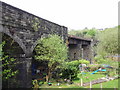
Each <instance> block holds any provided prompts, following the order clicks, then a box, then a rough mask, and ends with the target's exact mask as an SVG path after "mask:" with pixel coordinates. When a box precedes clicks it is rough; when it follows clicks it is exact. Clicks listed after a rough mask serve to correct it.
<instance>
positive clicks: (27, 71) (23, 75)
mask: <svg viewBox="0 0 120 90" xmlns="http://www.w3.org/2000/svg"><path fill="white" fill-rule="evenodd" d="M21 59H22V60H21V62H20V64H19V65H18V68H19V75H18V78H19V82H20V83H19V87H20V88H31V87H32V73H31V64H32V57H26V56H25V57H22V58H21Z"/></svg>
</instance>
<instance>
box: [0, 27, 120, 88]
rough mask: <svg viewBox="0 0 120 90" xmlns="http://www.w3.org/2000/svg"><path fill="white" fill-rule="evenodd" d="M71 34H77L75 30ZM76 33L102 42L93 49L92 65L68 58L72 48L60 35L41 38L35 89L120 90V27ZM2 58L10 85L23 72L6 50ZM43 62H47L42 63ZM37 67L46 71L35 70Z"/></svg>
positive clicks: (4, 73) (38, 47)
mask: <svg viewBox="0 0 120 90" xmlns="http://www.w3.org/2000/svg"><path fill="white" fill-rule="evenodd" d="M70 33H72V34H74V33H73V31H71V32H70ZM75 34H76V36H77V35H81V37H84V38H86V37H89V38H92V39H97V40H99V42H97V44H95V45H94V46H93V47H92V49H93V50H94V54H95V55H93V58H92V63H91V62H90V61H89V60H86V59H83V58H81V59H79V60H73V61H70V60H69V59H68V55H67V53H68V52H67V51H68V47H67V45H66V43H64V41H63V40H62V39H61V38H60V37H59V36H57V35H50V36H49V37H47V38H41V39H40V40H38V44H37V46H36V47H35V50H34V55H33V60H34V62H35V61H36V62H35V63H34V64H32V65H34V66H32V81H31V83H32V88H34V89H36V88H119V85H118V81H119V80H120V78H119V77H120V76H119V70H120V68H119V65H120V63H119V62H118V55H117V54H118V43H117V39H118V38H117V37H116V35H117V27H115V28H110V29H107V30H104V31H101V32H100V31H97V30H83V31H81V32H76V31H75ZM96 35H97V37H96ZM108 37H109V38H108ZM51 41H52V42H51ZM4 45H5V42H3V43H2V44H1V45H0V48H2V47H3V46H4ZM0 50H1V49H0ZM0 55H3V57H2V58H1V61H2V62H3V65H2V67H3V71H2V75H3V81H5V83H4V84H6V81H7V80H8V79H9V80H11V78H14V77H16V75H17V74H19V70H17V69H14V67H15V61H16V60H15V59H14V58H11V57H9V55H4V53H3V52H2V50H1V53H0ZM114 56H116V57H117V58H116V57H114ZM41 62H42V63H43V62H44V63H43V64H40V63H41ZM35 65H36V66H37V68H39V69H40V70H42V71H40V70H35V69H36V68H35ZM42 65H43V66H42ZM40 66H41V67H40ZM41 68H42V69H41ZM40 72H42V73H41V74H40ZM35 75H36V76H35ZM41 78H42V79H41ZM12 83H14V82H12Z"/></svg>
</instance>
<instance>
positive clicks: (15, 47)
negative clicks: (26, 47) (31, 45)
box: [2, 33, 25, 88]
mask: <svg viewBox="0 0 120 90" xmlns="http://www.w3.org/2000/svg"><path fill="white" fill-rule="evenodd" d="M2 42H5V45H4V46H3V47H2V51H3V53H4V55H3V57H5V56H8V57H9V58H8V60H9V59H10V58H14V59H15V61H14V62H12V63H10V64H8V65H7V67H8V66H9V67H11V70H12V71H17V72H18V73H17V74H16V75H15V76H12V77H10V78H9V79H7V80H2V86H3V88H4V87H5V88H18V87H19V85H20V82H21V78H22V76H21V74H20V73H22V69H21V68H22V65H23V64H22V63H21V62H22V61H23V60H24V56H25V53H24V51H23V49H22V48H21V46H20V45H19V44H18V43H17V42H16V41H15V40H14V39H12V38H11V37H10V36H9V35H7V34H5V33H2ZM4 63H5V62H4V61H2V64H4ZM13 65H14V66H13ZM5 69H6V68H3V70H5Z"/></svg>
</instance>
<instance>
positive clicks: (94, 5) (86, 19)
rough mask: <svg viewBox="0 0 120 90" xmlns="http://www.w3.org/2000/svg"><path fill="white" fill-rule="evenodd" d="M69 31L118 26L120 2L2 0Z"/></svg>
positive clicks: (98, 0)
mask: <svg viewBox="0 0 120 90" xmlns="http://www.w3.org/2000/svg"><path fill="white" fill-rule="evenodd" d="M1 1H3V2H6V3H8V4H11V5H13V6H15V7H18V8H20V9H23V10H25V11H27V12H30V13H32V14H35V15H37V16H39V17H41V18H44V19H47V20H49V21H52V22H54V23H57V24H59V25H63V26H66V27H68V29H76V30H77V29H84V28H85V27H87V28H89V29H90V28H93V27H95V28H97V29H101V28H103V29H104V28H109V27H114V26H117V25H118V1H120V0H1Z"/></svg>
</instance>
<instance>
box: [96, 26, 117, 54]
mask: <svg viewBox="0 0 120 90" xmlns="http://www.w3.org/2000/svg"><path fill="white" fill-rule="evenodd" d="M97 38H98V40H99V43H98V45H97V54H98V55H102V56H108V55H115V54H118V27H115V28H108V29H105V30H104V31H101V33H99V34H98V37H97Z"/></svg>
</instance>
